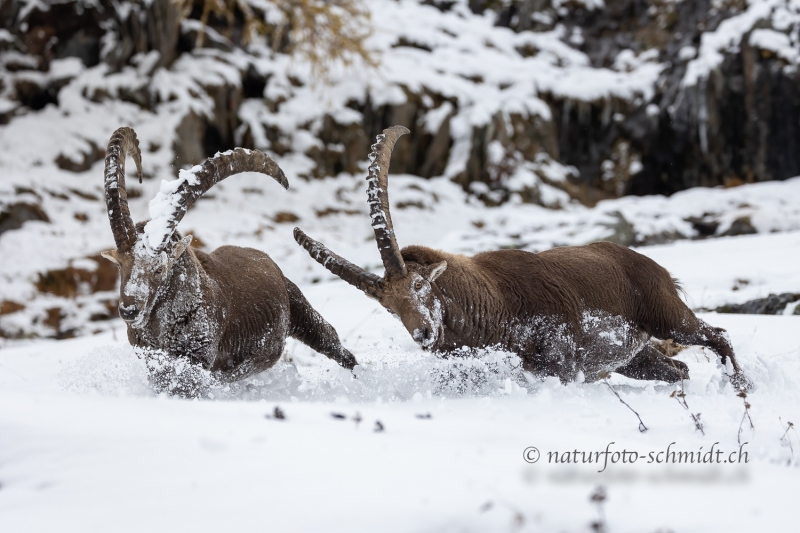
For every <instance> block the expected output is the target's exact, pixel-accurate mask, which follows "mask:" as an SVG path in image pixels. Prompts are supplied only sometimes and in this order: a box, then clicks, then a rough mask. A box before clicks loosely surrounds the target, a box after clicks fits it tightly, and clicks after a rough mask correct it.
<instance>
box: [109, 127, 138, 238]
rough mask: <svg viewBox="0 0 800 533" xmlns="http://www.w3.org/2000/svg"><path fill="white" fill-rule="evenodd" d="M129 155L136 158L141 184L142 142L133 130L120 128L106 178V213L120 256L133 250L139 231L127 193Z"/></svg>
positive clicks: (134, 159) (112, 142) (113, 146)
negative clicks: (132, 217) (127, 159)
mask: <svg viewBox="0 0 800 533" xmlns="http://www.w3.org/2000/svg"><path fill="white" fill-rule="evenodd" d="M128 154H130V155H131V156H132V157H133V162H134V163H135V164H136V169H137V170H138V171H139V182H140V183H141V181H142V153H141V152H140V151H139V139H137V138H136V132H135V131H133V129H132V128H127V127H123V128H119V129H117V131H115V132H114V134H113V135H112V136H111V140H110V141H108V148H106V163H105V171H104V176H105V192H106V212H107V213H108V220H109V222H111V231H112V233H113V234H114V242H115V243H116V244H117V249H118V250H119V251H120V252H126V251H128V250H130V249H131V248H132V247H133V245H134V244H135V243H136V227H135V226H134V224H133V219H131V211H130V209H128V193H127V191H126V190H125V158H126V157H127V156H128Z"/></svg>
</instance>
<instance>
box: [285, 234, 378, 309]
mask: <svg viewBox="0 0 800 533" xmlns="http://www.w3.org/2000/svg"><path fill="white" fill-rule="evenodd" d="M294 240H296V241H297V244H299V245H300V246H302V247H303V248H305V249H306V251H307V252H308V254H309V255H310V256H311V257H313V258H314V260H316V262H317V263H319V264H320V265H322V266H324V267H325V268H327V269H328V270H330V271H331V272H332V273H333V274H335V275H336V276H339V277H340V278H342V279H343V280H345V281H346V282H347V283H349V284H350V285H353V286H354V287H358V288H359V289H361V290H362V291H364V292H365V293H367V295H369V296H372V297H373V298H380V296H381V292H382V291H383V280H382V279H381V278H380V277H378V276H376V275H375V274H372V273H370V272H367V271H366V270H364V269H363V268H361V267H359V266H356V265H354V264H353V263H351V262H350V261H348V260H347V259H345V258H343V257H340V256H338V255H336V254H335V253H333V252H331V251H330V250H328V249H327V248H326V247H325V245H324V244H321V243H319V242H317V241H315V240H314V239H312V238H311V237H309V236H308V235H306V234H305V233H303V231H302V230H301V229H300V228H294Z"/></svg>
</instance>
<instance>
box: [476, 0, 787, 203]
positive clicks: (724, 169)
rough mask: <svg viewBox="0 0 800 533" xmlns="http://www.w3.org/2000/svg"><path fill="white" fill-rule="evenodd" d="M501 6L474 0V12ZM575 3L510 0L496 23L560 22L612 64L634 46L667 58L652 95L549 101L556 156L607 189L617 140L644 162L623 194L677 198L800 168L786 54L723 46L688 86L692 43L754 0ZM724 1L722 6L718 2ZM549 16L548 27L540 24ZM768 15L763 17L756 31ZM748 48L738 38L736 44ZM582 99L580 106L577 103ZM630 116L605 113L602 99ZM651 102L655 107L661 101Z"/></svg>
mask: <svg viewBox="0 0 800 533" xmlns="http://www.w3.org/2000/svg"><path fill="white" fill-rule="evenodd" d="M498 4H500V2H492V1H479V0H473V1H471V2H470V7H471V8H472V9H473V11H475V12H482V11H484V10H487V9H492V8H496V6H497V5H498ZM576 4H578V6H572V5H570V8H569V9H561V10H555V9H553V8H552V7H551V2H550V1H548V0H512V1H511V2H508V3H503V5H504V6H505V7H503V8H501V10H500V11H499V13H498V15H497V23H498V24H499V25H504V26H508V27H510V28H511V29H514V30H515V31H524V30H529V29H534V30H536V29H538V30H543V29H551V28H552V27H554V25H555V24H563V25H565V26H566V27H567V28H569V30H570V31H571V32H573V33H574V32H575V30H579V31H580V33H579V35H580V36H581V40H582V44H580V45H579V46H578V48H580V50H581V51H583V52H584V53H586V54H587V55H588V56H589V57H590V58H591V61H592V64H593V65H594V66H596V67H610V66H611V65H612V63H613V61H614V59H615V57H617V54H618V53H619V52H620V51H622V50H625V49H629V50H632V51H634V52H635V53H639V52H643V51H645V50H653V49H655V50H657V51H658V58H659V59H658V60H659V61H660V62H662V63H665V64H666V68H665V70H664V72H663V73H662V76H661V79H660V80H659V83H658V84H657V90H656V94H655V96H654V97H653V99H652V101H651V102H649V103H648V102H640V103H637V102H592V103H589V104H586V103H576V102H570V101H569V100H563V99H559V98H557V97H552V98H551V99H550V101H549V103H550V105H551V107H552V108H553V110H554V111H555V118H554V120H553V122H554V124H555V125H556V127H557V128H559V129H560V131H559V132H558V148H559V150H558V156H559V160H560V161H561V162H562V163H565V164H569V165H574V166H576V167H577V168H578V169H579V170H580V173H581V177H580V180H581V182H582V183H583V184H585V185H586V186H588V187H596V188H599V189H601V190H604V189H605V190H606V192H607V193H609V194H611V195H618V194H620V193H619V192H617V193H616V194H615V191H609V190H607V187H604V184H603V183H602V179H601V177H600V168H601V166H602V163H603V161H604V160H607V159H610V160H614V156H615V152H616V151H618V149H619V144H620V143H621V142H622V143H626V144H627V145H628V146H629V150H632V151H634V152H636V153H637V154H638V156H639V157H640V158H641V163H642V167H641V170H640V171H639V172H636V173H634V174H632V175H629V176H627V177H626V179H625V180H624V181H625V183H624V184H623V187H622V188H621V194H671V193H673V192H676V191H679V190H683V189H686V188H689V187H696V186H715V185H726V186H730V185H738V184H741V183H751V182H758V181H767V180H775V179H778V180H780V179H786V178H789V177H793V176H796V175H798V174H800V152H798V151H797V150H796V149H795V146H796V143H797V141H798V137H799V136H800V131H798V128H800V84H798V81H800V80H799V79H798V74H797V73H796V72H792V70H791V69H786V68H785V67H786V61H785V60H783V59H781V58H779V57H777V56H776V55H775V54H773V53H772V52H770V51H768V50H759V49H757V48H755V47H752V46H750V45H749V44H748V37H749V34H750V32H747V33H746V34H745V35H744V37H743V38H742V42H741V43H740V46H739V49H738V51H730V52H726V53H725V54H724V60H723V62H722V65H721V66H720V67H719V68H718V69H715V70H712V71H711V73H710V76H709V77H708V79H707V80H700V81H699V83H697V84H696V85H693V86H682V84H681V82H682V80H683V78H684V74H685V73H686V65H687V59H685V58H684V57H682V55H681V53H682V50H683V49H684V48H685V47H698V46H699V45H700V43H701V40H702V36H703V34H704V33H705V32H708V31H713V30H715V29H717V28H718V27H719V25H720V23H721V22H722V21H724V20H725V19H727V18H730V17H731V16H735V15H736V14H737V13H739V12H741V11H742V10H743V9H744V8H745V5H746V4H745V2H725V3H724V4H723V5H722V6H721V7H720V6H719V5H716V6H712V2H710V1H709V0H696V1H692V2H674V3H673V2H663V3H659V2H647V1H644V0H606V1H605V7H604V8H603V9H595V10H587V9H584V8H582V7H580V4H581V2H576ZM716 4H719V3H716ZM533 13H546V14H548V15H549V16H550V17H551V21H552V22H551V23H550V24H543V23H541V22H537V20H539V21H541V20H542V17H532V14H533ZM761 26H767V27H768V23H767V22H766V21H765V22H763V23H760V24H757V27H761ZM735 44H739V43H735ZM576 104H577V105H576ZM609 105H610V106H611V107H612V108H613V110H612V112H613V113H621V114H622V115H623V117H622V119H621V120H612V121H604V120H603V116H604V115H605V116H607V115H608V112H607V111H605V112H604V107H606V106H609ZM649 105H654V106H657V107H656V108H654V107H650V108H649V109H648V106H649Z"/></svg>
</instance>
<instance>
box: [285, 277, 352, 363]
mask: <svg viewBox="0 0 800 533" xmlns="http://www.w3.org/2000/svg"><path fill="white" fill-rule="evenodd" d="M286 290H287V291H288V292H289V310H290V313H291V321H292V324H291V328H290V331H289V335H290V336H292V337H294V338H295V339H297V340H299V341H300V342H302V343H303V344H305V345H307V346H308V347H310V348H312V349H314V350H315V351H317V352H319V353H321V354H324V355H326V356H327V357H329V358H331V359H333V360H334V361H336V362H337V363H339V364H340V365H342V366H343V367H345V368H349V369H351V370H352V369H353V367H354V366H356V365H357V364H358V361H356V358H355V357H353V354H351V353H350V352H349V351H348V350H347V349H346V348H345V347H344V346H342V343H341V341H340V340H339V335H337V333H336V330H335V329H333V326H331V325H330V324H328V322H326V321H325V319H324V318H322V316H321V315H320V314H319V313H317V312H316V311H315V310H314V308H313V307H311V304H310V303H308V300H306V298H305V296H303V293H302V292H300V289H298V288H297V285H295V284H294V283H292V282H291V281H289V280H288V279H287V280H286Z"/></svg>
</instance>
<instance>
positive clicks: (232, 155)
mask: <svg viewBox="0 0 800 533" xmlns="http://www.w3.org/2000/svg"><path fill="white" fill-rule="evenodd" d="M129 153H130V155H131V156H132V157H133V160H134V162H135V163H136V168H137V169H138V170H139V176H140V179H141V175H142V156H141V153H140V151H139V141H138V140H137V138H136V133H135V132H134V131H133V130H132V129H131V128H120V129H118V130H117V131H115V132H114V135H113V136H112V137H111V141H110V142H109V144H108V150H107V152H106V161H105V193H106V206H107V210H108V218H109V220H110V222H111V230H112V232H113V234H114V240H115V242H116V245H117V248H116V250H110V251H108V252H104V253H103V256H104V257H106V258H107V259H109V260H111V261H113V262H114V263H115V264H116V265H117V266H118V267H119V272H120V302H119V314H120V316H121V317H122V318H123V320H125V322H126V323H127V326H128V339H129V340H130V342H131V344H132V345H134V346H135V347H137V348H144V349H146V350H151V351H154V352H157V353H160V354H166V355H167V356H169V357H173V358H175V357H178V358H186V359H188V360H190V361H192V362H194V363H198V364H200V365H201V366H202V367H203V368H205V369H206V370H210V371H211V372H212V375H214V376H216V377H217V378H219V379H221V380H223V381H233V380H237V379H241V378H243V377H245V376H248V375H250V374H253V373H256V372H260V371H262V370H265V369H267V368H269V367H271V366H272V365H274V364H275V363H276V362H277V361H278V359H279V358H280V356H281V354H282V352H283V347H284V343H285V340H286V337H287V336H292V337H294V338H296V339H298V340H299V341H301V342H303V343H305V344H307V345H308V346H310V347H311V348H313V349H314V350H316V351H318V352H320V353H322V354H324V355H326V356H328V357H330V358H331V359H333V360H334V361H336V362H337V363H339V364H340V365H342V366H343V367H346V368H350V369H352V368H353V366H354V365H356V360H355V358H354V357H353V355H352V354H351V353H350V352H349V351H347V350H346V349H345V348H344V347H343V346H342V345H341V343H340V342H339V337H338V335H337V334H336V331H335V330H334V329H333V327H332V326H331V325H330V324H328V323H327V322H326V321H325V320H324V319H323V318H322V317H321V316H320V315H319V314H318V313H317V312H316V311H315V310H314V309H313V308H312V307H311V305H310V304H309V303H308V301H307V300H306V299H305V297H304V296H303V294H302V293H301V292H300V290H299V289H298V288H297V286H295V284H294V283H292V282H291V281H289V280H288V279H286V278H285V277H284V276H283V273H282V272H281V270H280V268H278V266H277V265H276V264H275V263H274V262H272V259H270V258H269V256H268V255H267V254H265V253H263V252H260V251H258V250H254V249H252V248H240V247H237V246H223V247H220V248H218V249H216V250H214V251H213V252H211V253H210V254H206V253H204V252H201V251H199V250H195V249H193V248H191V247H190V246H189V244H190V243H191V241H192V236H191V235H187V236H186V237H181V236H180V234H178V232H177V231H176V227H177V225H178V223H179V222H180V221H181V219H182V218H183V216H184V214H186V212H187V211H188V210H189V208H190V207H192V205H193V204H194V203H195V202H196V201H197V199H198V198H199V197H200V196H201V195H202V194H203V193H204V192H206V191H207V190H208V189H209V188H211V187H212V186H213V185H214V184H215V183H218V182H220V181H222V180H224V179H225V178H227V177H229V176H232V175H234V174H239V173H241V172H260V173H262V174H266V175H268V176H271V177H272V178H274V179H275V180H276V181H277V182H278V183H280V184H281V185H282V186H283V187H284V188H288V187H289V183H288V182H287V180H286V176H284V174H283V171H282V170H281V169H280V168H279V167H278V165H277V163H275V161H274V160H272V158H270V157H269V156H268V155H266V154H263V153H261V152H259V151H256V150H245V149H242V148H237V149H235V150H232V151H228V152H225V153H222V154H219V153H218V154H217V155H216V156H214V157H213V158H210V159H208V160H206V161H205V162H204V163H203V164H202V165H200V166H195V167H194V168H192V169H191V170H188V171H185V170H184V171H181V173H180V176H179V178H178V179H177V180H174V181H172V182H165V183H164V185H162V189H161V192H159V193H158V195H157V196H156V199H155V200H154V202H151V213H150V214H151V217H152V218H151V220H150V221H149V222H146V223H139V224H136V225H134V223H133V220H132V219H131V215H130V211H129V210H128V197H127V193H126V190H125V158H126V156H127V154H129Z"/></svg>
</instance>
